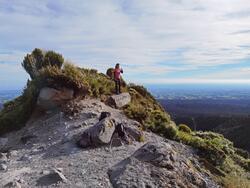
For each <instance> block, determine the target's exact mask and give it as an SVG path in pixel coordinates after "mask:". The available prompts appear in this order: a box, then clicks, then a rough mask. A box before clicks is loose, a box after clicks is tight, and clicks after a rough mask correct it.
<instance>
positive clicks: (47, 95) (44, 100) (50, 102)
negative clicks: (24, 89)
mask: <svg viewBox="0 0 250 188" xmlns="http://www.w3.org/2000/svg"><path fill="white" fill-rule="evenodd" d="M73 97H74V91H73V90H72V89H68V88H61V89H60V90H59V89H54V88H49V87H45V88H42V89H41V91H40V93H39V96H38V99H37V105H38V106H39V107H41V108H43V109H45V110H47V109H53V108H56V107H58V106H59V105H61V104H63V103H65V102H66V101H69V100H71V99H73Z"/></svg>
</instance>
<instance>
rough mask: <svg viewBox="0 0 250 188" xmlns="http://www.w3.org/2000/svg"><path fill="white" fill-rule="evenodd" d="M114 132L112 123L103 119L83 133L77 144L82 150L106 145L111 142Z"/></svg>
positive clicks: (108, 119)
mask: <svg viewBox="0 0 250 188" xmlns="http://www.w3.org/2000/svg"><path fill="white" fill-rule="evenodd" d="M114 131H115V123H114V121H113V120H112V119H111V118H104V119H102V120H101V121H99V122H98V123H97V124H96V125H94V126H93V127H91V128H89V129H87V130H86V131H84V132H83V134H82V136H81V139H80V140H79V142H78V144H79V146H81V147H83V148H85V147H89V146H96V145H103V144H108V143H110V141H111V138H112V135H113V133H114Z"/></svg>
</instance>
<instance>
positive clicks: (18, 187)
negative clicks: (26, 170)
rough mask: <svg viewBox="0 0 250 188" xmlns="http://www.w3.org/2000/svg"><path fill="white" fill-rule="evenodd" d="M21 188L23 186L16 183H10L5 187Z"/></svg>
mask: <svg viewBox="0 0 250 188" xmlns="http://www.w3.org/2000/svg"><path fill="white" fill-rule="evenodd" d="M21 187H22V186H21V185H20V183H19V182H16V181H13V182H9V183H7V184H6V185H5V186H4V188H21Z"/></svg>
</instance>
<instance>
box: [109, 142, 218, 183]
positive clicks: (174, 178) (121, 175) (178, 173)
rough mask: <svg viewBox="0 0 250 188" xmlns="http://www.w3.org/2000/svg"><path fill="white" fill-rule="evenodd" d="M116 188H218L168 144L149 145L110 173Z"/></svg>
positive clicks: (150, 143) (156, 143)
mask: <svg viewBox="0 0 250 188" xmlns="http://www.w3.org/2000/svg"><path fill="white" fill-rule="evenodd" d="M108 174H109V177H110V181H111V183H112V185H113V187H118V188H125V187H152V188H156V187H166V188H172V187H181V188H189V187H193V188H200V187H203V188H210V187H217V185H216V184H213V183H211V181H209V180H207V178H205V177H203V175H202V174H201V173H200V172H199V171H198V170H197V169H196V168H194V167H193V166H192V164H191V162H190V161H189V160H188V159H186V158H185V157H183V156H181V155H179V154H178V152H176V151H175V148H174V147H173V146H172V145H171V144H168V143H165V142H149V143H147V144H145V145H144V146H142V147H141V148H140V149H138V150H137V151H136V152H135V153H134V154H133V155H132V156H131V157H129V158H127V159H125V160H123V161H121V162H120V163H118V164H117V165H115V166H113V167H112V168H111V169H110V170H109V172H108Z"/></svg>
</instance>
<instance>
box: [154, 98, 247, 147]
mask: <svg viewBox="0 0 250 188" xmlns="http://www.w3.org/2000/svg"><path fill="white" fill-rule="evenodd" d="M159 102H160V103H161V104H162V105H163V107H164V108H165V109H166V110H167V111H168V112H169V113H170V114H171V116H172V118H173V119H174V120H175V122H176V124H181V123H184V124H187V125H188V126H189V127H190V128H192V129H193V130H206V131H209V130H211V131H216V132H219V133H222V134H223V135H224V136H225V137H226V138H228V139H230V140H232V141H233V142H234V144H235V146H237V147H240V148H243V149H246V150H248V151H250V138H249V134H250V100H249V99H246V100H237V99H235V100H233V99H232V100H229V99H228V100H214V99H211V100H209V99H199V100H197V99H196V100H177V99H175V100H169V99H159Z"/></svg>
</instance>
